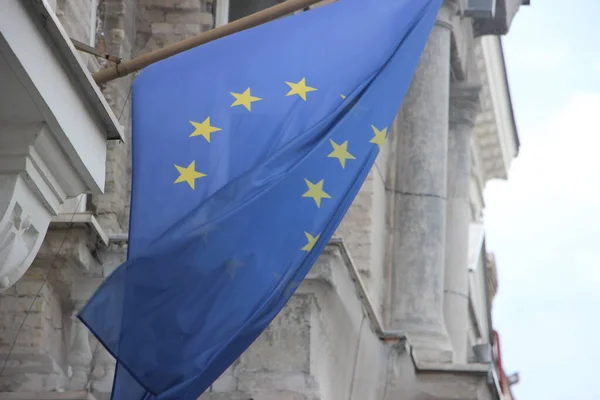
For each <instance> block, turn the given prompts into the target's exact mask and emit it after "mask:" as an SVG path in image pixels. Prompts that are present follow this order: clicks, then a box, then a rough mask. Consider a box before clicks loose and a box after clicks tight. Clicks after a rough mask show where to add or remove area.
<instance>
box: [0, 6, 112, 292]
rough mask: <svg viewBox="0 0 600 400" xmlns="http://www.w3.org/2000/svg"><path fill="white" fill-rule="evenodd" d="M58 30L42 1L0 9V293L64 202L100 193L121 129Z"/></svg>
mask: <svg viewBox="0 0 600 400" xmlns="http://www.w3.org/2000/svg"><path fill="white" fill-rule="evenodd" d="M61 29H62V28H61V27H60V25H57V21H56V17H55V16H54V15H53V14H52V12H51V10H49V9H48V5H47V3H46V2H45V1H34V2H24V1H20V0H5V1H4V2H3V3H2V12H0V93H2V96H1V97H0V291H2V290H3V289H6V288H7V287H9V286H11V285H12V284H14V283H15V282H16V281H17V280H18V279H19V278H20V277H21V276H22V275H23V274H24V273H25V271H26V270H27V269H28V268H29V266H30V265H31V263H32V262H33V260H34V258H35V257H36V255H37V253H38V251H39V249H40V247H41V244H42V242H43V240H44V237H45V235H46V231H47V230H48V225H49V223H50V221H51V219H52V217H53V216H55V215H58V214H59V213H60V210H61V204H63V203H64V201H65V200H66V199H67V198H71V197H75V196H78V195H80V194H81V193H101V191H102V190H103V188H104V179H105V173H106V142H107V134H113V135H114V134H115V133H118V132H120V130H121V128H120V126H117V123H116V120H115V118H114V115H113V114H112V112H111V111H110V110H109V109H108V106H107V105H106V102H105V101H104V99H102V98H100V97H98V96H101V95H99V91H98V88H97V87H96V86H95V84H93V82H92V81H91V76H90V75H89V73H88V72H87V71H85V70H84V69H82V68H81V65H80V64H79V63H78V59H77V56H76V55H75V54H74V53H73V52H72V50H74V49H72V44H71V43H69V42H68V41H69V39H68V37H66V34H64V31H63V30H61ZM77 68H79V70H77ZM117 136H118V135H117Z"/></svg>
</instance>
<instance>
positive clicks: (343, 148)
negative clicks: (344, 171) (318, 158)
mask: <svg viewBox="0 0 600 400" xmlns="http://www.w3.org/2000/svg"><path fill="white" fill-rule="evenodd" d="M329 142H330V143H331V145H332V146H333V151H332V152H331V153H329V155H328V156H327V157H329V158H337V159H338V160H340V164H342V168H346V160H356V158H355V157H354V156H353V155H352V154H350V153H349V152H348V141H347V140H346V141H345V142H344V143H342V144H337V143H336V142H334V141H333V140H331V139H329Z"/></svg>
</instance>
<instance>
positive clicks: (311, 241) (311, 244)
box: [302, 232, 321, 251]
mask: <svg viewBox="0 0 600 400" xmlns="http://www.w3.org/2000/svg"><path fill="white" fill-rule="evenodd" d="M304 236H306V240H308V243H306V245H305V246H304V247H303V248H302V250H303V251H311V250H312V249H313V247H315V244H316V243H317V240H319V236H321V235H320V234H319V235H317V236H313V235H311V234H310V233H308V232H304Z"/></svg>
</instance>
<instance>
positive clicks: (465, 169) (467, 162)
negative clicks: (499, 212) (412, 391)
mask: <svg viewBox="0 0 600 400" xmlns="http://www.w3.org/2000/svg"><path fill="white" fill-rule="evenodd" d="M479 90H480V88H479V86H478V85H473V84H468V83H456V84H453V85H452V87H451V89H450V118H449V127H450V134H449V137H448V181H447V186H448V200H447V204H446V273H445V279H444V280H445V282H444V283H445V285H444V319H445V321H446V329H447V330H448V334H449V335H450V340H451V342H452V347H453V349H454V362H456V363H466V362H467V332H468V329H469V308H468V307H469V287H468V285H469V281H468V278H469V277H468V271H467V263H468V252H469V248H468V246H469V222H471V216H470V207H469V177H470V174H471V133H472V131H473V124H474V122H475V117H476V116H477V113H478V111H479V108H480V103H479Z"/></svg>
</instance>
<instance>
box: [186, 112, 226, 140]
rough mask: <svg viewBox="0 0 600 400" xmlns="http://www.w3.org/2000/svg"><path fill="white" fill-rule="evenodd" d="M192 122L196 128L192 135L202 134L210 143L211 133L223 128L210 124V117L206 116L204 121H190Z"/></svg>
mask: <svg viewBox="0 0 600 400" xmlns="http://www.w3.org/2000/svg"><path fill="white" fill-rule="evenodd" d="M190 124H192V125H194V128H196V129H195V130H194V132H192V134H191V135H190V137H194V136H202V137H204V139H206V141H207V142H208V143H210V134H211V133H213V132H218V131H220V130H221V128H217V127H215V126H211V125H210V117H208V118H206V119H205V120H204V122H202V123H199V122H194V121H190Z"/></svg>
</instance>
